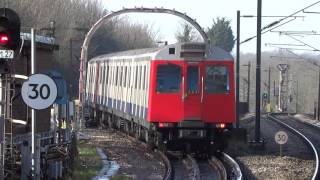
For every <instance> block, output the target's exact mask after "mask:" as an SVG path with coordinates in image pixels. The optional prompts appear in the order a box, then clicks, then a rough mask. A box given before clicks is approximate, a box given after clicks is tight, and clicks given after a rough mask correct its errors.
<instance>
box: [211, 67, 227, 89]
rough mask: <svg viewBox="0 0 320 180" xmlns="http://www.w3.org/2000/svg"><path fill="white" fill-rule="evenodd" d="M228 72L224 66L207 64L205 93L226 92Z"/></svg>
mask: <svg viewBox="0 0 320 180" xmlns="http://www.w3.org/2000/svg"><path fill="white" fill-rule="evenodd" d="M229 90H230V87H229V73H228V67H226V66H207V67H206V76H205V91H206V92H207V93H228V92H229Z"/></svg>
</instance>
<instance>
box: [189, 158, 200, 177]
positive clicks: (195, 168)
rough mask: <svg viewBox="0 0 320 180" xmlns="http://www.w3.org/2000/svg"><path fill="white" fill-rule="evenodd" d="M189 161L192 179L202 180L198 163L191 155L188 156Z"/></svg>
mask: <svg viewBox="0 0 320 180" xmlns="http://www.w3.org/2000/svg"><path fill="white" fill-rule="evenodd" d="M187 159H188V160H189V161H190V162H191V169H192V171H191V179H192V180H200V170H199V166H198V164H197V161H196V160H195V159H194V158H193V157H192V156H191V155H189V154H188V155H187Z"/></svg>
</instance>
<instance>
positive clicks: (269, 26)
mask: <svg viewBox="0 0 320 180" xmlns="http://www.w3.org/2000/svg"><path fill="white" fill-rule="evenodd" d="M318 3H320V1H317V2H315V3H313V4H311V5H309V6H307V7H305V8H303V9H300V10H299V11H296V12H294V13H292V14H290V15H289V16H286V17H284V18H282V19H279V20H277V21H274V22H272V23H270V24H268V25H267V26H265V27H263V28H262V29H261V31H263V30H265V29H268V28H271V27H272V26H275V25H277V24H279V23H280V22H281V21H283V20H285V19H288V18H292V16H294V15H296V14H298V13H299V12H302V11H304V10H306V9H308V8H310V7H312V6H314V5H316V4H318ZM294 19H296V18H294ZM294 19H293V20H294ZM291 21H292V20H291ZM291 21H287V22H286V23H283V24H281V25H279V26H276V27H275V28H277V27H280V26H282V25H284V24H287V23H289V22H291ZM275 28H273V29H275ZM270 30H272V29H270ZM270 30H268V31H266V32H269V31H270ZM266 32H263V33H261V35H262V34H265V33H266ZM254 38H256V36H252V37H250V38H248V39H246V40H244V41H242V42H241V43H240V44H242V43H245V42H248V41H250V40H252V39H254Z"/></svg>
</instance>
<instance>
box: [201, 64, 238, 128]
mask: <svg viewBox="0 0 320 180" xmlns="http://www.w3.org/2000/svg"><path fill="white" fill-rule="evenodd" d="M201 68H202V73H203V74H202V82H203V84H202V86H203V87H202V90H203V97H202V103H201V105H202V106H201V111H202V117H201V119H202V120H203V121H204V122H208V123H210V122H211V123H212V122H217V123H221V122H225V123H233V122H234V121H235V96H234V78H233V77H234V71H233V62H232V61H220V62H219V61H214V62H209V61H207V62H204V64H203V66H202V67H201Z"/></svg>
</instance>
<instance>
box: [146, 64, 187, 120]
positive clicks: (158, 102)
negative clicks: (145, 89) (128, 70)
mask: <svg viewBox="0 0 320 180" xmlns="http://www.w3.org/2000/svg"><path fill="white" fill-rule="evenodd" d="M182 72H183V61H170V62H168V61H161V60H157V61H153V62H152V63H151V73H150V89H149V106H148V108H149V109H148V121H152V122H180V121H181V120H183V119H184V118H183V102H182V91H183V87H182V82H181V81H182Z"/></svg>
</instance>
